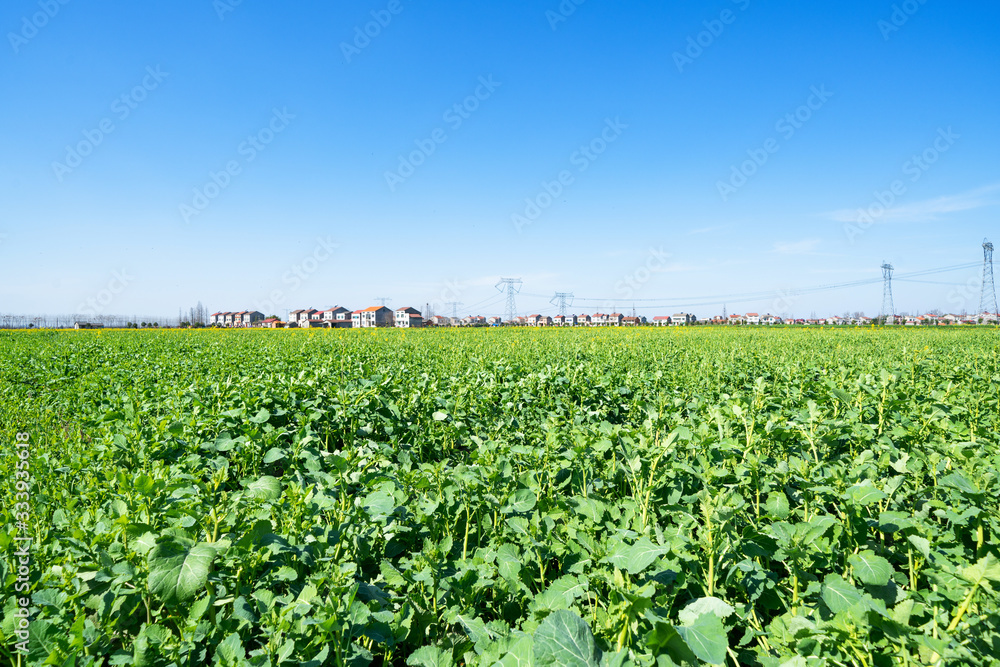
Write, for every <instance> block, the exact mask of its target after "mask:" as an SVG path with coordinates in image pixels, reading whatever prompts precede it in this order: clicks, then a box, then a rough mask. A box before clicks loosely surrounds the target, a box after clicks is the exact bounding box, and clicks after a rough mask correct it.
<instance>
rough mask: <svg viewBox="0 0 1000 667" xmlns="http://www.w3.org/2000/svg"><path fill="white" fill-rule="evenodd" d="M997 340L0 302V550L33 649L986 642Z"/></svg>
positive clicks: (263, 661) (830, 655)
mask: <svg viewBox="0 0 1000 667" xmlns="http://www.w3.org/2000/svg"><path fill="white" fill-rule="evenodd" d="M154 324H155V323H154ZM998 351H1000V335H998V333H997V332H996V330H994V329H975V330H956V331H951V330H948V331H941V330H937V329H919V330H915V331H910V330H906V331H903V330H844V329H841V330H836V331H833V330H823V329H814V330H795V329H788V330H768V331H748V330H739V331H733V330H704V329H703V330H699V329H697V328H694V329H683V330H681V329H669V330H650V329H634V330H572V331H560V330H550V331H549V330H539V331H532V330H528V329H513V328H504V329H476V330H428V331H392V330H389V331H387V330H378V331H353V330H324V331H316V330H305V331H294V330H293V331H222V330H204V331H196V330H177V331H155V330H149V331H141V330H134V331H131V330H130V331H102V332H95V333H94V334H93V335H88V336H81V335H71V334H52V333H51V332H0V443H2V445H3V446H4V452H5V453H4V456H3V457H2V459H0V460H2V466H3V469H4V472H5V473H6V478H7V479H9V480H14V479H15V472H16V470H17V461H18V457H17V456H16V455H14V449H13V447H12V446H11V443H13V442H14V434H15V433H16V432H24V431H26V432H29V433H30V434H31V447H30V450H31V460H30V470H31V475H32V479H31V501H30V502H31V517H30V521H28V522H27V523H26V525H24V526H22V527H21V528H18V526H17V522H18V518H17V517H16V516H15V513H14V511H15V510H14V507H15V502H17V499H16V498H15V493H16V492H17V489H16V487H15V485H14V484H13V482H11V483H10V484H7V485H6V486H4V487H3V491H2V493H3V494H4V500H5V501H6V502H5V503H4V508H5V510H4V512H5V513H4V521H3V527H2V529H0V547H3V548H4V550H5V553H7V554H8V555H7V557H6V558H4V559H2V561H0V577H3V579H4V583H5V587H6V590H8V591H10V590H13V587H14V584H15V582H16V579H17V561H16V559H15V557H14V556H13V555H12V554H13V552H14V543H13V538H14V537H18V536H23V535H24V534H25V532H27V534H28V535H30V536H31V537H32V538H34V540H35V546H34V551H33V556H32V574H31V585H30V590H29V591H28V592H27V593H26V594H27V595H29V596H30V601H31V607H30V612H31V615H32V625H31V637H32V640H31V646H30V654H29V656H28V661H27V662H28V663H29V664H59V665H74V666H80V667H83V666H89V665H141V666H146V665H148V666H150V667H168V666H171V665H201V664H210V665H225V666H230V665H232V666H237V665H238V666H241V667H242V666H245V665H250V666H253V667H258V666H259V667H264V666H271V667H291V666H293V665H295V666H298V665H307V666H309V667H320V666H321V665H368V664H376V665H413V666H419V667H438V666H444V667H447V666H457V665H488V666H493V665H501V666H504V667H512V666H521V667H526V666H533V665H538V666H541V665H583V666H588V667H590V666H593V667H618V666H624V665H641V666H653V665H664V666H668V665H701V664H732V665H761V666H764V667H781V666H783V665H789V666H791V667H798V666H807V665H822V664H830V665H853V666H855V667H882V666H888V665H897V664H898V665H907V664H912V665H917V664H926V665H941V666H944V665H969V666H979V665H983V666H985V665H993V666H996V665H998V664H1000V659H998V658H997V656H998V655H1000V604H998V590H1000V550H998V544H1000V539H998V535H1000V506H998V498H1000V488H998V477H1000V450H998V443H1000V435H998V434H1000V361H998V359H1000V355H998V354H997V353H998ZM22 523H23V522H22ZM4 604H5V607H4V611H3V615H2V620H0V638H2V640H3V642H2V645H3V648H0V654H2V657H3V658H4V659H5V660H7V661H16V657H15V656H14V655H13V653H12V651H13V646H14V641H15V635H14V631H15V629H16V628H15V620H14V616H13V611H14V605H15V604H16V602H15V601H14V598H13V597H9V598H8V599H6V600H5V601H4Z"/></svg>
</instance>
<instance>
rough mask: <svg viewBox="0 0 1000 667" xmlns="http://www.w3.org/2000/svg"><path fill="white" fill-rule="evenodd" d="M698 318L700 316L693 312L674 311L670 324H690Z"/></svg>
mask: <svg viewBox="0 0 1000 667" xmlns="http://www.w3.org/2000/svg"><path fill="white" fill-rule="evenodd" d="M697 320H698V318H696V317H695V316H694V315H692V314H691V313H674V314H673V315H671V316H670V325H671V326H674V327H683V326H690V325H692V324H694V323H695V322H696V321H697Z"/></svg>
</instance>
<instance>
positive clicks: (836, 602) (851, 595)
mask: <svg viewBox="0 0 1000 667" xmlns="http://www.w3.org/2000/svg"><path fill="white" fill-rule="evenodd" d="M821 595H822V597H823V601H824V602H826V606H827V607H829V608H830V611H832V612H833V613H835V614H836V613H838V612H841V611H846V610H847V609H850V608H851V607H853V606H854V605H856V604H857V603H859V602H861V601H862V599H863V595H862V593H861V591H859V590H858V589H857V588H855V587H854V586H852V585H851V584H850V583H848V582H847V581H845V580H844V578H843V577H841V576H840V575H839V574H829V575H827V576H826V579H824V580H823V591H822V593H821Z"/></svg>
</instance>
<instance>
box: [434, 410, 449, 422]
mask: <svg viewBox="0 0 1000 667" xmlns="http://www.w3.org/2000/svg"><path fill="white" fill-rule="evenodd" d="M431 417H432V418H433V419H434V421H436V422H443V421H447V420H448V415H447V414H445V413H444V412H435V413H434V414H432V415H431Z"/></svg>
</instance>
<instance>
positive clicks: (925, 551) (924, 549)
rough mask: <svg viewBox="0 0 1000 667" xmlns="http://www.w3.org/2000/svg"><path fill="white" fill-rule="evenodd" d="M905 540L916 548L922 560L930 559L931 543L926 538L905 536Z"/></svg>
mask: <svg viewBox="0 0 1000 667" xmlns="http://www.w3.org/2000/svg"><path fill="white" fill-rule="evenodd" d="M906 539H907V540H909V541H910V544H912V545H913V546H915V547H916V548H917V551H919V552H920V553H921V554H922V555H923V557H924V558H930V557H931V542H930V540H928V539H927V538H926V537H920V536H919V535H907V536H906Z"/></svg>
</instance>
